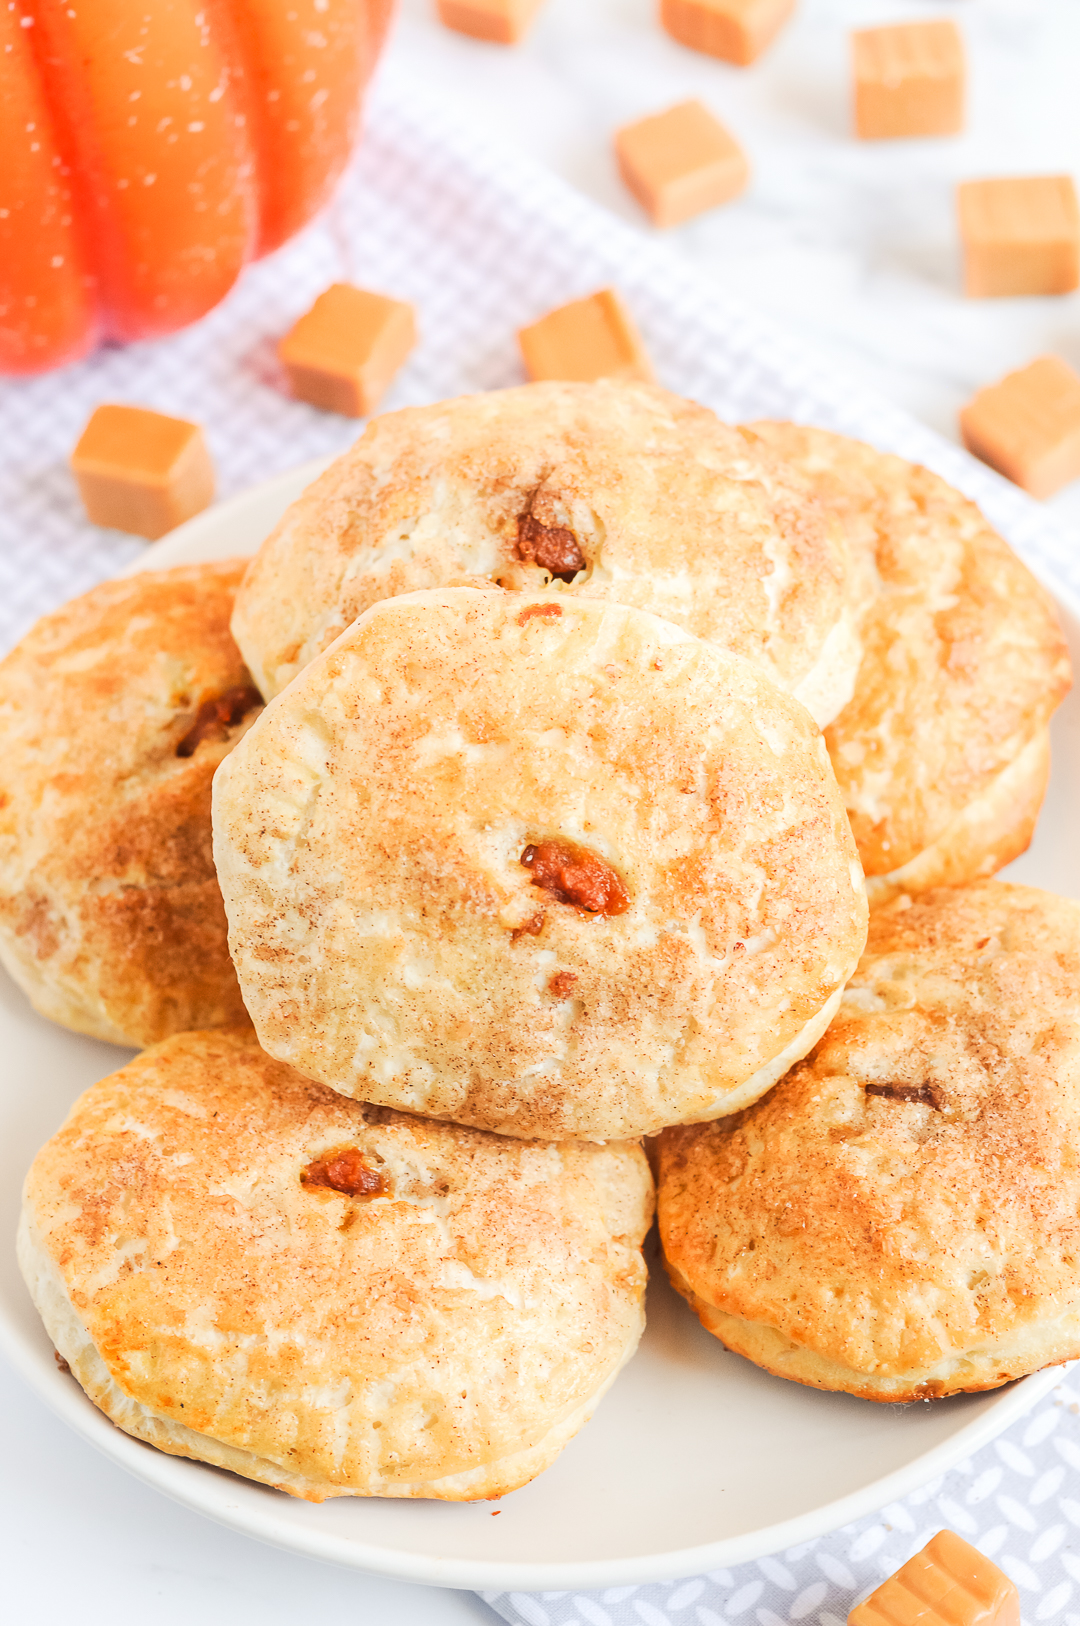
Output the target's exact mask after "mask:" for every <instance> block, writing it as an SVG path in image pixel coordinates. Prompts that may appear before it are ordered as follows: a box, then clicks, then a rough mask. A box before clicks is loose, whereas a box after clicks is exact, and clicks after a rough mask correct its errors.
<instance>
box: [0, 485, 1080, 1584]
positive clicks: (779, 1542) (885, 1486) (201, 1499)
mask: <svg viewBox="0 0 1080 1626" xmlns="http://www.w3.org/2000/svg"><path fill="white" fill-rule="evenodd" d="M334 461H336V458H335V457H334V456H329V457H319V458H314V459H310V460H308V461H306V462H304V463H301V464H298V465H296V466H295V467H293V468H291V469H287V470H284V471H283V472H281V473H279V474H277V475H275V476H273V477H272V478H270V479H268V480H264V481H260V482H259V483H257V484H256V485H254V486H251V487H249V488H248V489H247V490H245V491H242V492H238V493H236V494H235V495H233V496H231V497H229V498H226V499H224V500H223V501H221V502H218V503H215V504H213V505H212V506H211V507H210V508H208V509H205V510H204V511H203V512H202V513H200V514H197V515H195V516H194V517H193V518H192V519H190V520H188V521H186V522H185V523H184V524H183V525H181V526H178V527H177V528H176V529H175V530H173V531H171V532H170V533H169V534H168V535H167V536H166V537H164V538H162V539H161V541H160V542H157V543H154V544H151V545H150V546H149V547H148V549H147V550H146V552H145V553H143V554H140V555H139V556H138V557H137V558H136V559H134V560H132V561H130V562H129V563H128V564H127V565H126V566H125V567H124V568H123V569H122V570H120V571H118V572H117V573H116V576H117V577H118V578H119V577H125V576H132V575H136V574H139V573H141V572H143V571H157V570H167V569H170V568H172V567H173V566H174V565H178V564H183V563H195V562H197V550H198V549H199V548H200V545H201V544H202V543H203V533H204V532H206V533H208V538H209V536H212V535H213V534H214V533H218V534H219V535H220V533H221V531H222V528H223V527H227V526H228V525H229V523H230V521H231V520H234V519H241V520H242V519H243V518H244V516H245V515H246V514H248V513H249V512H250V511H251V509H252V508H253V507H255V506H256V505H257V504H262V503H265V504H271V503H273V502H274V501H275V500H280V502H281V504H282V509H284V506H285V505H287V503H288V502H289V501H290V500H292V499H294V498H295V496H297V495H299V493H300V491H301V490H303V489H304V487H306V486H307V485H308V484H310V483H311V481H312V480H314V479H315V478H317V477H318V475H320V474H321V473H322V472H323V471H324V470H325V469H326V468H328V467H329V466H330V464H331V463H333V462H334ZM193 550H196V551H195V557H192V551H193ZM251 551H254V550H251ZM248 554H249V550H248V548H247V547H246V546H243V545H241V546H238V547H237V548H236V549H235V556H237V557H243V556H245V555H248ZM215 556H220V557H225V556H227V555H224V554H220V553H217V552H215ZM1028 568H1032V567H1031V566H1030V565H1029V566H1028ZM1033 574H1035V575H1036V576H1037V578H1038V579H1039V580H1040V581H1041V583H1042V585H1043V586H1044V587H1045V588H1046V589H1047V591H1048V592H1050V593H1051V594H1052V596H1053V597H1054V599H1055V601H1056V603H1057V605H1058V606H1059V607H1060V608H1061V609H1062V610H1064V611H1066V612H1067V613H1068V614H1069V615H1070V616H1071V617H1072V618H1073V619H1074V620H1076V621H1077V622H1080V603H1078V602H1077V600H1076V599H1075V598H1074V597H1073V595H1072V593H1071V592H1070V591H1069V590H1068V588H1067V587H1066V586H1065V585H1064V584H1063V583H1060V582H1057V581H1054V580H1052V579H1049V572H1048V571H1046V570H1045V569H1041V570H1040V569H1038V568H1035V569H1034V570H1033ZM20 1279H21V1278H20ZM24 1290H25V1289H24ZM28 1297H29V1296H28ZM34 1314H35V1315H36V1311H35V1312H34ZM46 1336H47V1335H46ZM0 1351H2V1352H3V1354H4V1355H6V1357H7V1358H8V1360H9V1361H10V1363H11V1365H12V1366H13V1368H14V1369H15V1371H16V1372H17V1373H18V1375H19V1376H20V1377H21V1378H22V1379H23V1380H24V1381H25V1382H26V1383H27V1385H28V1386H29V1388H30V1389H31V1391H32V1392H33V1393H34V1394H36V1395H37V1397H38V1398H39V1399H40V1400H42V1401H43V1402H44V1404H45V1405H46V1406H47V1407H48V1408H49V1409H50V1410H51V1411H52V1412H53V1413H54V1414H55V1415H56V1416H58V1417H59V1418H60V1419H61V1420H62V1421H63V1422H65V1423H67V1424H68V1426H69V1427H71V1428H73V1429H74V1431H75V1432H76V1433H77V1434H78V1435H79V1436H80V1437H81V1438H82V1439H84V1440H86V1441H87V1442H88V1443H89V1444H90V1445H92V1446H94V1447H95V1449H97V1450H99V1451H100V1452H101V1453H102V1454H103V1455H104V1456H105V1457H107V1458H108V1459H109V1460H110V1461H112V1462H114V1463H116V1464H117V1465H118V1466H119V1467H121V1468H123V1469H125V1470H126V1471H127V1472H129V1473H131V1474H133V1475H134V1476H135V1477H136V1478H137V1479H140V1480H142V1481H143V1483H145V1484H148V1485H150V1486H152V1487H153V1488H154V1489H155V1490H158V1491H160V1492H162V1493H163V1494H164V1495H165V1496H167V1497H169V1498H170V1500H172V1501H174V1502H178V1503H179V1504H180V1505H181V1506H184V1507H187V1508H190V1509H191V1510H192V1511H193V1512H196V1513H200V1514H202V1515H203V1516H205V1517H207V1518H210V1519H213V1520H214V1521H215V1522H217V1523H218V1524H221V1525H224V1526H225V1527H226V1528H229V1529H232V1530H235V1531H237V1532H238V1533H240V1534H242V1535H245V1536H249V1537H251V1538H252V1539H254V1540H256V1541H261V1542H263V1543H265V1544H267V1545H269V1546H273V1547H278V1548H281V1549H283V1550H285V1551H288V1552H292V1553H295V1554H298V1555H300V1556H302V1557H307V1558H313V1559H316V1560H318V1561H321V1562H324V1563H332V1564H336V1565H338V1566H340V1567H343V1568H346V1569H352V1570H359V1571H362V1572H364V1573H367V1574H371V1575H377V1576H381V1577H384V1578H386V1579H391V1580H398V1581H403V1582H410V1583H414V1584H415V1583H419V1584H426V1585H431V1586H442V1587H450V1588H456V1589H459V1590H473V1591H482V1592H502V1591H515V1592H516V1591H520V1592H532V1591H552V1590H586V1591H590V1590H600V1589H603V1588H605V1587H610V1586H619V1585H624V1584H628V1583H630V1584H644V1583H648V1582H651V1581H664V1580H672V1579H676V1578H679V1577H682V1576H687V1575H693V1574H698V1573H702V1572H705V1571H708V1570H714V1569H722V1568H724V1569H726V1568H730V1567H733V1566H735V1565H738V1564H743V1563H747V1562H751V1561H753V1560H754V1559H757V1558H762V1557H765V1556H766V1555H768V1554H770V1553H776V1552H781V1551H784V1550H785V1549H787V1548H789V1547H794V1546H797V1545H799V1544H800V1543H802V1542H805V1541H808V1540H813V1539H815V1538H817V1537H820V1536H822V1535H825V1534H827V1533H829V1532H830V1531H833V1530H835V1529H838V1528H840V1527H842V1526H843V1525H845V1524H849V1523H852V1522H854V1521H855V1520H857V1519H859V1518H863V1517H866V1516H867V1515H869V1514H872V1513H874V1512H877V1511H878V1510H879V1509H880V1508H882V1507H883V1506H885V1505H887V1504H888V1503H889V1502H892V1501H895V1500H896V1499H897V1498H899V1497H901V1496H905V1495H907V1494H909V1493H910V1492H911V1491H913V1490H915V1489H917V1488H918V1487H920V1486H922V1485H924V1484H926V1483H927V1482H928V1481H930V1480H932V1479H934V1478H935V1477H936V1476H937V1475H938V1474H940V1473H943V1472H945V1471H946V1470H947V1469H949V1468H951V1467H953V1466H954V1465H955V1464H956V1463H957V1462H959V1461H962V1460H963V1458H964V1457H966V1456H969V1455H971V1453H972V1452H974V1451H976V1450H978V1449H979V1448H980V1447H981V1446H983V1445H985V1444H986V1443H988V1441H990V1440H992V1439H994V1438H995V1437H996V1436H997V1435H999V1434H1000V1433H1002V1432H1003V1431H1004V1429H1006V1428H1007V1427H1009V1425H1010V1424H1011V1423H1012V1422H1014V1421H1015V1420H1016V1419H1017V1418H1018V1417H1020V1416H1022V1415H1023V1414H1024V1413H1025V1412H1027V1411H1028V1410H1030V1408H1031V1407H1032V1406H1034V1405H1035V1404H1036V1403H1037V1402H1038V1401H1039V1400H1040V1399H1042V1398H1043V1397H1044V1396H1045V1395H1046V1394H1047V1393H1049V1392H1050V1390H1051V1389H1052V1388H1054V1387H1055V1386H1056V1385H1057V1383H1058V1382H1059V1381H1060V1380H1061V1377H1062V1374H1063V1373H1064V1372H1065V1371H1066V1370H1067V1369H1068V1365H1069V1363H1064V1364H1063V1365H1062V1366H1060V1367H1058V1366H1051V1367H1046V1368H1044V1369H1043V1370H1042V1371H1040V1372H1036V1373H1033V1374H1031V1375H1030V1376H1029V1377H1026V1378H1022V1379H1020V1380H1018V1381H1016V1382H1014V1383H1012V1384H1009V1385H1007V1386H1004V1387H1003V1388H1002V1390H1001V1392H1000V1396H999V1398H997V1399H995V1400H993V1401H990V1402H989V1403H988V1404H987V1405H986V1406H985V1408H984V1409H982V1410H981V1411H980V1412H979V1414H978V1415H977V1416H976V1417H974V1418H973V1419H972V1420H971V1421H970V1422H968V1423H966V1424H964V1425H963V1426H962V1427H960V1428H958V1429H957V1430H956V1431H955V1433H953V1434H951V1435H950V1436H949V1437H948V1439H946V1440H943V1441H941V1442H939V1444H937V1445H936V1446H933V1447H931V1448H930V1450H928V1451H924V1452H922V1453H921V1454H920V1455H918V1456H916V1457H914V1458H913V1459H912V1460H911V1461H910V1462H908V1463H906V1464H904V1466H903V1467H900V1468H895V1469H893V1470H892V1471H891V1472H890V1473H887V1474H885V1475H883V1476H882V1477H881V1478H879V1479H875V1480H873V1481H871V1482H870V1483H869V1484H867V1485H864V1486H862V1487H860V1488H859V1489H858V1490H855V1491H852V1492H849V1493H848V1494H847V1495H846V1496H843V1497H840V1498H839V1499H837V1500H835V1501H832V1502H827V1503H823V1504H822V1505H821V1506H819V1507H817V1508H814V1509H812V1510H811V1511H809V1512H805V1513H800V1514H797V1515H795V1516H794V1517H793V1518H789V1519H785V1520H781V1521H780V1522H778V1523H776V1524H772V1525H762V1526H759V1528H758V1529H756V1530H754V1531H750V1532H743V1533H741V1534H739V1535H735V1536H725V1537H721V1538H719V1539H718V1540H716V1541H712V1542H706V1543H699V1544H697V1545H695V1546H692V1547H685V1548H679V1549H674V1550H669V1551H667V1552H664V1553H659V1554H657V1553H653V1554H644V1555H641V1556H639V1557H637V1558H634V1559H622V1558H617V1559H576V1560H571V1561H567V1562H559V1561H550V1560H545V1561H532V1560H522V1559H513V1560H498V1559H474V1558H452V1557H439V1556H438V1555H437V1554H432V1553H430V1552H429V1553H415V1552H411V1551H408V1550H405V1549H401V1548H389V1547H387V1546H385V1545H384V1544H374V1543H371V1542H367V1541H362V1540H361V1541H358V1540H355V1539H352V1538H350V1537H348V1536H344V1535H341V1534H338V1533H337V1532H333V1531H319V1530H317V1529H314V1528H312V1527H309V1526H306V1525H300V1524H292V1523H290V1522H289V1521H288V1520H287V1519H278V1518H277V1517H276V1514H275V1511H274V1509H273V1508H271V1509H270V1510H269V1511H266V1510H263V1509H261V1508H259V1507H257V1506H245V1505H244V1504H243V1503H242V1502H238V1501H237V1500H236V1492H235V1491H232V1490H231V1489H230V1486H231V1484H232V1482H233V1476H232V1475H226V1474H224V1473H219V1472H216V1471H214V1470H211V1472H210V1473H201V1472H199V1471H200V1470H203V1469H205V1467H206V1464H203V1463H200V1462H197V1461H195V1460H194V1459H190V1458H183V1457H172V1456H170V1455H169V1454H168V1453H165V1452H162V1451H158V1450H157V1449H156V1448H155V1447H153V1446H151V1445H148V1444H146V1443H145V1442H144V1441H141V1440H138V1439H136V1438H135V1437H134V1436H132V1435H129V1434H126V1433H124V1431H123V1430H121V1429H120V1428H118V1427H117V1426H116V1425H114V1424H113V1423H112V1422H111V1421H110V1420H109V1419H108V1418H107V1417H106V1416H105V1415H104V1413H102V1412H100V1411H99V1410H98V1409H97V1408H96V1407H95V1406H94V1404H93V1402H92V1401H91V1400H90V1399H89V1398H88V1396H87V1395H86V1394H85V1393H84V1391H83V1390H82V1389H81V1388H80V1387H79V1386H78V1385H73V1384H70V1383H68V1382H67V1381H66V1380H65V1378H64V1377H63V1375H62V1374H61V1373H60V1372H59V1371H55V1372H54V1371H53V1369H52V1368H51V1367H50V1366H49V1365H47V1364H46V1363H45V1362H44V1361H43V1360H42V1358H41V1355H40V1352H39V1351H38V1350H37V1349H36V1348H35V1347H34V1343H33V1341H32V1338H31V1337H29V1336H27V1335H26V1334H25V1332H24V1330H23V1329H21V1328H20V1326H19V1325H18V1323H16V1322H13V1321H11V1320H10V1319H9V1317H8V1316H7V1315H5V1314H4V1313H3V1309H2V1306H0ZM174 1465H181V1466H180V1472H179V1473H177V1472H176V1470H175V1466H174ZM195 1474H197V1475H198V1477H195ZM189 1475H191V1476H192V1477H191V1484H192V1486H193V1487H195V1489H190V1488H189V1486H188V1484H187V1483H186V1481H187V1479H188V1476H189ZM240 1483H241V1484H243V1485H246V1484H247V1483H248V1482H247V1481H244V1480H243V1479H242V1477H241V1479H240ZM275 1506H276V1504H275Z"/></svg>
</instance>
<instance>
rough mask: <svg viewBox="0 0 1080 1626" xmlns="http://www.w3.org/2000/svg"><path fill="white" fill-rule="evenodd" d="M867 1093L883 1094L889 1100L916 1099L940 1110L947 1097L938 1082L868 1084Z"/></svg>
mask: <svg viewBox="0 0 1080 1626" xmlns="http://www.w3.org/2000/svg"><path fill="white" fill-rule="evenodd" d="M866 1094H867V1095H883V1096H885V1098H886V1099H887V1100H889V1101H915V1102H917V1103H918V1104H919V1105H920V1106H924V1107H933V1109H934V1111H935V1112H940V1111H941V1109H942V1107H943V1106H944V1105H945V1098H944V1096H943V1094H942V1092H941V1088H940V1086H939V1085H937V1084H867V1085H866Z"/></svg>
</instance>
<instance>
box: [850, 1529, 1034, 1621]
mask: <svg viewBox="0 0 1080 1626" xmlns="http://www.w3.org/2000/svg"><path fill="white" fill-rule="evenodd" d="M848 1626H1020V1595H1019V1593H1018V1592H1017V1590H1016V1588H1015V1586H1014V1585H1013V1583H1012V1582H1011V1581H1010V1580H1009V1577H1008V1576H1007V1575H1005V1574H1004V1573H1003V1572H1002V1571H1001V1570H999V1569H998V1567H997V1565H996V1564H991V1562H990V1560H989V1559H988V1558H984V1557H983V1555H982V1553H980V1552H979V1550H978V1549H977V1548H976V1547H972V1546H970V1545H969V1544H968V1542H966V1541H964V1539H963V1538H962V1537H961V1536H958V1535H956V1533H955V1532H954V1531H952V1530H939V1531H938V1533H937V1535H936V1536H934V1537H933V1538H932V1539H931V1540H930V1541H928V1542H927V1544H926V1546H925V1547H924V1548H923V1550H922V1552H920V1553H916V1554H915V1557H914V1558H909V1559H908V1561H907V1563H906V1564H904V1565H903V1566H902V1568H900V1569H898V1570H897V1572H896V1574H895V1575H890V1577H889V1579H888V1580H887V1581H883V1582H882V1584H881V1586H879V1587H878V1589H877V1591H876V1592H871V1594H870V1596H869V1597H868V1598H867V1599H866V1600H865V1602H863V1603H859V1604H856V1605H855V1608H854V1609H853V1610H852V1611H851V1613H850V1614H849V1615H848Z"/></svg>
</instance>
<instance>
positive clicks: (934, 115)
mask: <svg viewBox="0 0 1080 1626" xmlns="http://www.w3.org/2000/svg"><path fill="white" fill-rule="evenodd" d="M851 46H852V58H853V64H852V65H853V71H854V77H855V130H856V133H857V134H858V135H860V136H861V137H862V139H863V140H864V141H881V140H890V139H893V138H895V137H900V136H940V135H955V134H956V132H957V131H958V130H962V129H963V127H964V42H963V39H962V38H961V36H960V30H959V29H958V28H957V26H956V24H955V23H954V22H951V21H948V20H943V21H933V22H918V23H897V24H894V25H892V26H890V27H887V28H862V29H858V30H857V31H856V32H855V33H854V34H852V36H851Z"/></svg>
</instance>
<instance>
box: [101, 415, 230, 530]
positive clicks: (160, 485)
mask: <svg viewBox="0 0 1080 1626" xmlns="http://www.w3.org/2000/svg"><path fill="white" fill-rule="evenodd" d="M71 468H72V472H73V473H74V475H75V478H76V480H77V481H78V484H79V492H80V495H81V496H82V500H83V503H84V505H85V507H86V512H87V516H88V517H89V518H90V520H92V521H93V523H94V524H95V525H110V526H112V528H113V529H114V530H117V531H131V532H133V533H134V534H135V535H136V536H145V537H147V538H148V539H149V540H150V541H151V542H154V541H156V540H157V538H158V537H159V536H164V535H165V532H166V531H171V530H172V529H173V527H174V526H176V525H180V524H182V523H183V521H184V520H185V519H190V518H191V517H192V515H193V514H198V513H201V511H202V510H203V509H204V508H207V507H209V505H210V504H211V503H212V502H213V500H214V465H213V464H212V463H211V461H210V453H209V452H208V451H207V448H206V441H205V439H204V438H203V432H202V430H201V429H200V428H199V425H198V424H197V423H189V422H188V420H187V419H186V418H170V417H168V416H167V415H166V414H165V413H164V412H152V411H150V409H149V408H148V407H134V406H115V405H109V406H99V407H98V408H96V410H95V411H94V412H93V413H92V414H91V416H90V421H89V422H88V423H87V425H86V428H85V429H84V430H83V432H82V434H81V435H80V437H79V442H78V445H77V446H76V447H75V450H74V451H73V452H72V454H71Z"/></svg>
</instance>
